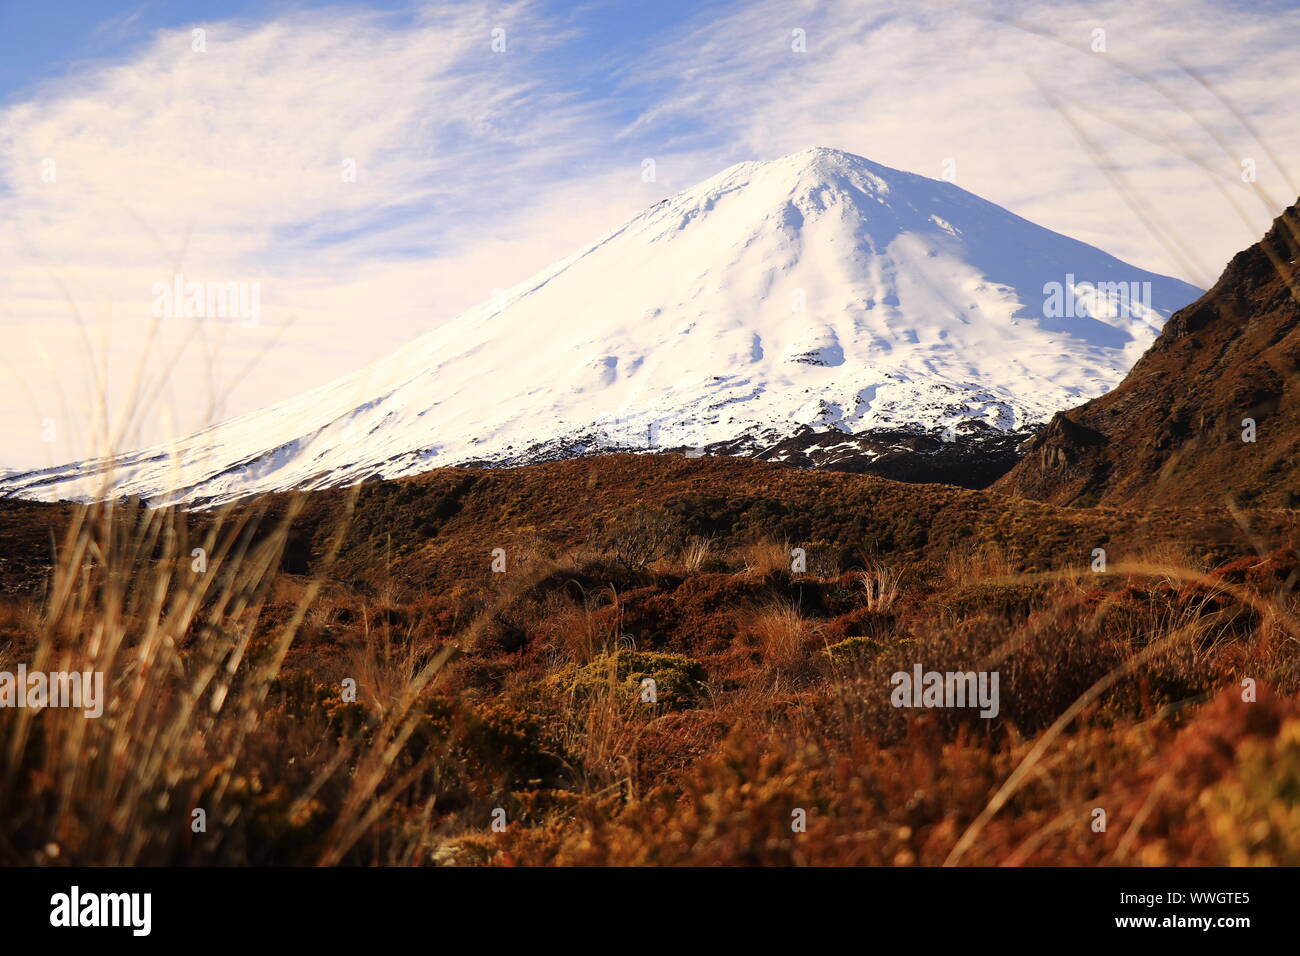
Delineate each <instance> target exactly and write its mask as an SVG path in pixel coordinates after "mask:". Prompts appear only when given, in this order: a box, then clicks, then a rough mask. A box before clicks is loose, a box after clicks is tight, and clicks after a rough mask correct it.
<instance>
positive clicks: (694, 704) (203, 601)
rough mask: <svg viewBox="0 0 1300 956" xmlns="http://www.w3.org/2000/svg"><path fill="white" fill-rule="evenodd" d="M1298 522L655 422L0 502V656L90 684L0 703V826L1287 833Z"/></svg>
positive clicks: (1299, 706)
mask: <svg viewBox="0 0 1300 956" xmlns="http://www.w3.org/2000/svg"><path fill="white" fill-rule="evenodd" d="M1295 530H1296V528H1295V515H1294V513H1293V512H1290V511H1285V510H1261V511H1253V512H1239V513H1237V514H1235V515H1233V514H1229V513H1226V512H1221V511H1216V510H1212V509H1206V510H1176V509H1164V510H1155V511H1149V512H1130V511H1124V510H1121V509H1063V508H1056V507H1052V506H1049V505H1044V504H1039V503H1034V502H1026V501H1022V500H1018V499H1012V498H1007V497H1004V496H1000V495H997V494H993V493H988V492H975V491H966V490H963V489H958V488H951V487H944V486H935V485H903V484H897V483H894V482H890V481H886V480H883V479H878V478H874V477H871V476H857V475H847V474H835V473H828V472H811V473H810V472H805V471H798V470H794V469H789V468H784V467H781V466H777V465H772V464H767V463H761V462H749V461H744V460H738V459H688V458H685V457H682V456H676V455H657V456H631V455H616V456H608V457H601V458H596V459H586V460H574V461H566V462H557V463H551V464H545V465H537V466H529V467H524V468H519V469H512V470H505V471H496V470H484V471H476V470H466V469H446V470H441V471H435V472H432V473H429V474H426V475H421V476H417V477H414V478H410V479H403V480H399V481H391V482H375V483H369V484H364V485H361V486H357V487H356V488H353V489H347V490H338V491H325V492H316V493H311V494H306V495H298V496H288V495H286V496H276V497H269V498H263V499H259V500H257V501H254V502H251V503H249V504H247V505H243V506H239V507H237V508H232V509H224V510H220V511H214V512H203V513H197V514H185V513H183V512H175V511H167V510H157V511H150V510H147V509H143V508H141V507H140V506H139V505H138V503H135V502H130V501H123V502H119V503H117V504H116V505H115V506H113V507H111V508H99V509H92V510H81V509H76V508H72V507H70V506H62V505H53V506H38V505H32V504H25V503H4V504H3V505H2V506H0V539H2V540H0V545H2V546H3V553H4V555H5V564H4V565H3V567H2V568H0V572H2V573H0V584H2V585H3V587H4V588H5V592H4V593H5V597H4V601H3V604H2V605H0V654H2V655H3V659H2V660H0V663H2V664H3V666H4V668H5V669H12V667H13V666H15V665H16V663H17V662H19V661H26V662H29V663H32V664H33V666H35V664H36V663H38V662H44V663H46V664H53V663H54V662H59V663H62V664H63V665H65V667H66V668H68V669H72V668H84V669H102V670H103V671H105V672H106V673H107V674H109V675H110V685H111V687H112V688H113V692H112V694H111V695H110V703H109V707H108V709H107V711H106V713H105V715H104V717H102V718H100V719H98V720H93V721H86V720H84V719H82V718H81V717H80V716H78V715H75V714H71V713H69V712H67V711H55V710H46V711H43V712H41V713H39V714H32V713H30V712H29V711H14V710H9V711H0V735H3V739H5V740H6V741H9V742H10V743H11V745H10V747H8V748H6V749H5V751H4V754H3V759H4V761H5V763H4V764H3V774H2V775H0V781H2V782H0V820H4V821H5V822H4V824H3V835H4V837H5V839H4V840H3V841H0V847H2V848H3V849H0V856H2V857H4V858H5V859H6V861H7V862H33V861H35V862H43V863H56V862H60V861H72V862H80V863H173V864H187V863H262V864H283V863H327V864H329V863H344V862H346V863H363V864H373V863H411V864H420V865H428V864H463V865H468V864H522V865H535V864H536V865H540V864H556V863H559V864H651V863H653V864H789V863H799V864H817V863H823V864H825V863H854V864H876V865H911V864H931V865H934V864H941V863H945V862H949V863H969V864H976V863H978V864H1070V863H1079V864H1104V863H1131V864H1154V863H1175V864H1223V863H1276V864H1281V863H1291V864H1294V863H1297V862H1300V841H1298V839H1297V833H1300V827H1297V826H1296V820H1295V816H1294V814H1295V807H1294V800H1293V795H1294V793H1295V792H1296V790H1297V788H1298V787H1300V701H1298V699H1297V694H1298V693H1300V668H1298V667H1297V664H1296V661H1297V654H1296V646H1297V639H1300V626H1298V625H1297V621H1296V618H1295V616H1294V611H1295V599H1294V593H1293V592H1294V585H1295V583H1296V579H1297V574H1298V573H1300V563H1298V562H1297V557H1296V552H1295V544H1296V541H1295ZM51 541H54V542H56V547H57V554H56V556H55V557H54V558H53V559H50V558H49V557H48V556H49V555H50V553H51V552H50V542H51ZM1097 549H1101V550H1102V551H1104V552H1105V554H1104V564H1098V559H1097V556H1096V551H1097ZM196 550H197V551H199V552H201V558H202V560H201V561H200V560H199V558H198V557H196V556H195V553H196ZM196 562H197V563H196ZM917 665H921V666H923V667H924V668H925V669H926V670H934V671H941V672H965V671H983V672H987V671H996V672H998V674H999V677H1000V697H1001V699H1000V705H999V707H998V709H997V715H996V717H995V718H993V719H986V718H982V717H981V716H980V715H979V713H978V711H976V710H972V709H954V708H948V709H909V708H900V707H896V706H894V704H893V703H892V702H891V693H890V692H891V679H892V675H894V674H895V673H897V672H910V671H912V670H913V668H915V667H916V666H917ZM648 682H649V683H648ZM1243 682H1244V683H1243ZM648 687H652V688H653V690H652V692H651V693H649V694H647V688H648ZM1247 688H1249V691H1247ZM74 747H75V748H76V750H75V754H74V753H73V752H72V750H71V748H74ZM74 758H75V759H74ZM1288 794H1290V795H1292V797H1288V796H1287V795H1288ZM198 808H201V809H203V810H204V812H205V815H206V820H207V821H208V823H207V828H206V830H205V831H203V832H201V833H200V832H195V831H194V830H193V828H192V825H191V818H192V814H193V811H194V810H195V809H198ZM1098 809H1101V810H1103V811H1104V816H1105V820H1106V826H1105V829H1104V830H1097V829H1095V826H1094V824H1095V820H1096V819H1097V817H1096V814H1095V811H1096V810H1098Z"/></svg>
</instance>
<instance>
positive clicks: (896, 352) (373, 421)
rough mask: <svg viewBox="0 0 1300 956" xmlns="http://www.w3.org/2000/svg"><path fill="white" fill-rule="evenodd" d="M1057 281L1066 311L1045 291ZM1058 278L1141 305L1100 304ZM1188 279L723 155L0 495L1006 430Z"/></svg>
mask: <svg viewBox="0 0 1300 956" xmlns="http://www.w3.org/2000/svg"><path fill="white" fill-rule="evenodd" d="M1053 283H1055V284H1056V285H1058V286H1063V285H1068V286H1069V290H1068V291H1069V304H1070V309H1069V314H1068V315H1061V314H1057V313H1054V312H1053V311H1051V310H1050V309H1049V308H1048V307H1047V304H1046V303H1045V291H1046V290H1047V289H1048V288H1049V287H1051V285H1052V284H1053ZM1079 283H1113V284H1120V283H1122V284H1124V285H1125V287H1126V288H1127V287H1128V284H1130V283H1136V285H1137V286H1143V287H1145V288H1146V289H1147V290H1148V292H1149V296H1147V297H1146V298H1147V299H1148V300H1149V301H1143V302H1141V303H1139V306H1140V307H1139V308H1138V309H1136V310H1135V311H1132V312H1129V313H1115V312H1113V311H1108V310H1107V309H1106V308H1099V307H1098V304H1097V303H1096V302H1095V301H1093V300H1090V299H1088V298H1087V297H1086V296H1082V295H1078V294H1076V293H1077V292H1078V288H1077V286H1078V285H1079ZM1198 293H1199V290H1197V289H1195V288H1193V287H1191V286H1189V285H1187V284H1186V283H1183V282H1179V281H1177V280H1175V279H1169V278H1167V277H1164V276H1158V275H1154V274H1152V273H1148V272H1144V271H1142V270H1140V269H1136V268H1134V267H1133V266H1130V265H1127V264H1125V263H1123V262H1120V261H1119V260H1117V259H1115V258H1113V257H1112V256H1108V255H1106V254H1105V253H1104V252H1102V251H1101V250H1099V249H1095V248H1093V247H1091V246H1088V245H1085V244H1084V243H1081V242H1077V241H1075V240H1073V239H1069V238H1066V237H1065V236H1061V235H1058V234H1057V233H1053V232H1051V231H1049V230H1047V229H1043V228H1042V227H1040V226H1036V225H1034V224H1032V223H1029V222H1027V221H1025V220H1024V219H1022V218H1020V217H1018V216H1015V215H1013V214H1011V213H1009V212H1007V211H1006V210H1005V209H1002V208H1001V207H999V206H996V205H994V204H993V203H989V202H986V201H985V200H982V199H979V198H978V197H977V196H974V195H972V194H970V193H967V192H963V191H962V190H959V189H955V188H953V187H951V186H950V185H948V184H946V183H942V182H939V181H936V180H933V179H927V178H925V177H923V176H917V175H915V174H912V173H907V172H902V171H899V170H894V169H890V168H889V167H886V166H881V165H879V164H876V163H873V162H872V161H870V160H867V159H864V158H863V157H861V156H856V155H854V154H852V153H847V152H844V151H843V150H838V149H830V148H826V147H812V148H810V149H806V150H801V151H800V152H798V153H793V154H791V155H789V156H785V157H781V158H779V159H775V160H770V161H767V162H748V163H740V164H738V165H736V166H732V167H729V168H728V169H725V170H723V171H722V172H720V173H719V174H717V175H716V176H714V177H712V178H710V179H708V180H706V181H704V182H703V183H700V184H699V185H697V186H695V187H692V188H690V189H687V190H684V191H683V192H680V193H678V194H676V195H675V196H672V197H670V198H669V199H667V200H665V201H664V202H662V203H659V204H657V205H656V206H654V207H652V208H651V209H649V210H646V211H645V212H643V213H641V214H640V215H638V216H636V217H635V218H633V219H632V220H630V221H629V222H627V223H625V224H624V225H623V226H621V227H619V228H618V229H615V230H614V231H612V232H611V233H609V234H608V235H606V236H605V237H603V238H601V239H599V240H597V241H596V242H594V243H592V244H591V245H589V246H587V247H586V248H584V249H581V250H579V251H577V252H576V253H574V254H573V255H571V256H569V257H567V258H565V259H563V260H561V261H560V262H557V263H556V264H555V265H553V266H551V267H550V268H548V269H545V270H543V271H542V272H540V273H538V274H537V275H535V276H533V277H531V278H529V279H528V280H526V281H524V282H522V283H520V284H519V285H517V286H515V287H514V288H512V289H509V290H507V291H506V293H505V294H504V295H503V296H501V297H500V298H498V299H494V300H493V301H491V302H487V303H483V304H481V305H479V306H476V307H474V308H472V309H470V310H468V311H467V312H465V313H463V314H462V315H460V316H458V317H457V318H455V319H453V320H451V321H449V322H447V323H445V324H443V325H442V326H440V327H438V328H436V329H434V330H433V331H431V332H429V333H427V334H426V335H424V336H422V337H421V338H419V339H416V340H415V341H413V342H411V343H409V344H408V345H407V346H405V347H403V348H402V349H400V350H399V351H398V352H396V353H394V354H392V355H390V356H388V357H386V358H384V359H382V360H380V361H379V362H376V363H374V364H373V365H372V366H370V367H369V368H366V369H363V370H361V371H359V372H356V373H354V374H353V375H350V376H347V377H346V378H344V379H341V380H339V381H337V382H334V383H331V384H329V385H327V386H324V387H322V388H318V389H316V390H314V391H312V392H310V393H308V394H306V395H303V396H300V397H299V398H297V399H294V400H292V401H289V402H284V403H282V404H280V405H277V406H275V407H273V408H269V409H265V410H263V411H261V412H257V413H255V414H252V415H247V416H244V417H243V418H240V419H236V420H234V421H231V422H227V423H224V424H222V425H218V426H215V427H213V428H210V429H208V430H206V431H204V432H201V433H200V434H198V435H194V436H190V437H189V438H183V439H181V440H180V441H178V442H176V443H174V445H173V446H171V448H169V449H166V450H164V449H152V450H148V451H144V452H139V453H136V454H129V455H124V456H119V457H116V458H113V459H111V460H107V461H101V462H94V463H90V464H85V465H81V464H78V465H70V466H66V467H63V468H55V469H48V470H46V471H45V472H43V473H39V474H32V475H9V476H4V477H3V479H0V493H9V494H17V495H31V496H37V497H46V498H58V497H74V496H81V497H86V496H91V495H96V494H101V493H103V492H104V489H103V488H102V487H98V486H95V485H94V484H93V481H94V479H92V478H87V477H86V476H87V475H94V474H102V473H104V472H106V471H111V472H112V473H113V479H114V484H113V493H115V494H136V495H140V496H142V497H145V498H149V499H150V500H151V501H155V502H161V501H166V500H180V501H186V502H190V503H196V502H198V503H206V504H212V503H219V502H222V501H227V500H230V499H232V498H235V497H240V496H242V495H247V494H252V493H256V492H261V491H267V490H281V489H286V488H314V487H323V486H328V485H340V484H348V483H353V482H357V481H362V480H365V479H367V478H371V477H385V478H388V477H399V476H402V475H407V474H413V473H416V472H420V471H424V470H427V469H429V468H432V467H435V466H439V465H456V464H479V465H481V464H495V465H510V464H523V463H526V462H530V461H537V460H542V459H547V458H561V457H568V456H573V455H583V454H590V453H594V452H597V451H601V450H616V449H617V450H654V449H671V448H682V447H695V448H701V447H706V448H725V449H727V450H728V451H729V452H741V453H747V454H753V453H757V452H759V451H761V450H763V449H765V448H770V447H772V446H774V445H776V444H778V443H780V442H781V441H782V440H783V439H785V438H787V437H789V436H791V435H794V434H795V433H796V432H800V431H801V430H806V429H808V428H812V429H816V430H819V431H839V432H844V433H861V432H863V431H869V430H872V429H881V428H889V429H915V430H920V431H924V430H927V429H955V428H956V427H957V426H958V425H961V424H962V423H964V422H970V423H971V425H972V426H974V427H978V428H983V429H987V430H991V431H994V432H999V431H1000V432H1007V431H1013V430H1018V429H1021V428H1023V427H1025V426H1026V425H1031V424H1034V423H1037V422H1044V421H1046V420H1048V419H1049V418H1050V417H1051V416H1052V414H1053V413H1055V412H1057V411H1059V410H1061V409H1062V408H1067V407H1069V406H1071V405H1074V404H1077V403H1078V401H1080V400H1082V399H1086V398H1091V397H1093V396H1095V395H1098V394H1101V393H1102V392H1104V391H1105V390H1106V389H1107V388H1109V387H1111V386H1113V385H1114V384H1116V383H1117V382H1118V381H1119V380H1120V378H1121V377H1122V376H1123V374H1124V372H1125V371H1127V370H1128V368H1129V367H1130V366H1131V365H1132V363H1133V362H1134V361H1135V360H1136V359H1137V357H1138V356H1139V355H1140V354H1141V353H1142V352H1143V351H1144V350H1145V349H1146V347H1147V345H1149V344H1150V342H1151V341H1152V339H1154V337H1155V335H1156V334H1157V332H1158V331H1159V329H1160V327H1161V325H1162V324H1163V323H1164V320H1165V319H1166V318H1167V317H1168V316H1169V315H1170V314H1171V313H1172V312H1173V311H1174V310H1175V309H1176V308H1178V307H1180V306H1182V305H1184V304H1186V303H1187V302H1189V301H1191V300H1192V299H1193V298H1195V297H1196V295H1197V294H1198ZM173 449H174V450H175V454H174V456H169V454H168V453H167V452H168V451H171V450H173ZM178 476H179V477H178Z"/></svg>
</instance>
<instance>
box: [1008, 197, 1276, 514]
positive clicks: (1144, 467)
mask: <svg viewBox="0 0 1300 956" xmlns="http://www.w3.org/2000/svg"><path fill="white" fill-rule="evenodd" d="M1297 258H1300V206H1292V207H1291V208H1290V209H1288V210H1286V212H1284V213H1283V214H1282V215H1281V216H1280V217H1278V219H1277V220H1276V221H1275V222H1274V223H1273V226H1272V228H1271V229H1270V230H1269V231H1268V233H1267V234H1266V235H1265V236H1264V238H1263V239H1261V240H1260V241H1259V242H1258V243H1256V244H1255V245H1253V246H1251V247H1250V248H1249V249H1246V250H1245V251H1244V252H1240V253H1238V254H1237V255H1236V256H1234V257H1233V259H1232V260H1231V261H1230V262H1229V263H1228V266H1227V268H1226V269H1225V270H1224V272H1223V275H1222V276H1221V277H1220V278H1219V281H1218V282H1217V283H1216V284H1215V286H1214V288H1212V289H1210V291H1209V292H1207V293H1206V294H1205V295H1204V296H1202V297H1201V298H1200V299H1198V300H1197V301H1196V302H1194V303H1192V304H1191V305H1189V306H1187V307H1186V308H1185V309H1182V310H1180V311H1178V312H1177V313H1175V314H1174V315H1173V317H1172V318H1171V319H1170V320H1169V322H1168V323H1167V324H1166V326H1165V328H1164V330H1163V331H1162V332H1161V334H1160V336H1159V338H1157V339H1156V341H1155V343H1154V344H1153V345H1152V346H1151V348H1150V350H1148V351H1147V353H1146V354H1145V355H1144V356H1143V357H1142V358H1141V360H1140V361H1139V362H1138V363H1137V365H1135V366H1134V367H1133V370H1132V371H1131V372H1130V373H1129V374H1128V376H1127V378H1125V379H1124V381H1123V383H1122V384H1120V385H1119V387H1118V388H1116V389H1115V390H1114V391H1112V392H1109V393H1107V394H1106V395H1103V396H1101V397H1100V398H1096V399H1093V400H1092V401H1090V402H1088V403H1086V404H1084V405H1081V406H1079V407H1078V408H1076V409H1073V410H1071V411H1069V412H1063V413H1060V414H1058V415H1056V416H1055V417H1054V418H1053V419H1052V421H1051V422H1050V423H1049V425H1048V426H1047V427H1046V428H1044V429H1043V431H1042V432H1041V433H1040V434H1039V435H1038V436H1037V437H1036V438H1035V439H1034V440H1033V441H1032V442H1031V443H1030V444H1029V446H1028V447H1027V448H1026V454H1025V457H1024V459H1023V461H1021V463H1020V464H1019V465H1017V466H1016V467H1015V468H1014V469H1012V470H1011V471H1010V472H1009V473H1008V474H1007V475H1006V476H1005V477H1003V478H1002V479H1001V480H1000V481H999V482H998V483H997V484H996V485H994V486H993V487H994V490H996V491H1002V492H1006V493H1008V494H1014V495H1020V496H1023V497H1026V498H1034V499H1037V500H1040V501H1049V502H1052V503H1055V504H1073V505H1094V504H1101V505H1142V506H1147V505H1171V504H1198V505H1207V504H1222V503H1224V502H1226V501H1232V502H1234V503H1236V504H1242V505H1247V504H1249V505H1264V506H1280V507H1295V506H1297V505H1298V504H1300V384H1298V383H1297V372H1300V280H1298V279H1297V274H1296V273H1297V266H1296V260H1297ZM1252 439H1253V440H1252Z"/></svg>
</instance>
